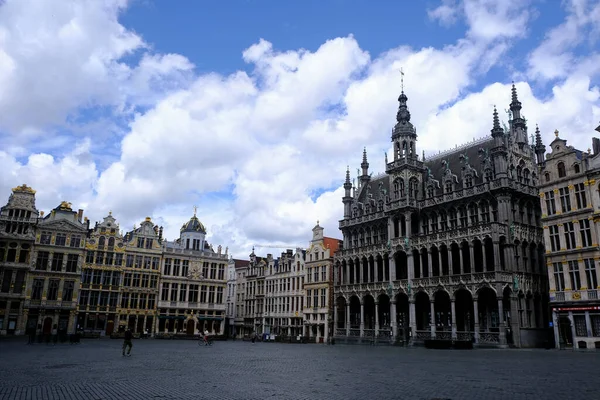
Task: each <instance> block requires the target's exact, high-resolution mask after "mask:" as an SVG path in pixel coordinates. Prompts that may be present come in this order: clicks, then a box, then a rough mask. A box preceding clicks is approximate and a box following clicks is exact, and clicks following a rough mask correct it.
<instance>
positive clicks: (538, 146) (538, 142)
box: [534, 125, 546, 164]
mask: <svg viewBox="0 0 600 400" xmlns="http://www.w3.org/2000/svg"><path fill="white" fill-rule="evenodd" d="M534 149H535V158H536V161H537V163H538V164H542V163H543V162H544V154H545V153H546V146H544V143H542V135H541V134H540V128H539V127H538V126H537V125H536V126H535V148H534Z"/></svg>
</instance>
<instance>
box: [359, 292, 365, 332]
mask: <svg viewBox="0 0 600 400" xmlns="http://www.w3.org/2000/svg"><path fill="white" fill-rule="evenodd" d="M364 335H365V303H364V300H363V299H361V300H360V337H363V336H364Z"/></svg>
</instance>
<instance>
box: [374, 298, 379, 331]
mask: <svg viewBox="0 0 600 400" xmlns="http://www.w3.org/2000/svg"><path fill="white" fill-rule="evenodd" d="M378 333H379V302H378V301H376V302H375V337H377V334H378Z"/></svg>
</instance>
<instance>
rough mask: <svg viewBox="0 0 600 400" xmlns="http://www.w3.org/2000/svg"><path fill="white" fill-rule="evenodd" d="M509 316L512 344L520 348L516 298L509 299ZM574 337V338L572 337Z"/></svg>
mask: <svg viewBox="0 0 600 400" xmlns="http://www.w3.org/2000/svg"><path fill="white" fill-rule="evenodd" d="M510 314H511V316H512V318H511V331H512V335H513V342H514V344H515V346H517V347H521V329H520V326H519V325H520V323H519V319H520V318H519V312H518V311H517V296H514V295H513V296H511V297H510ZM573 337H574V336H573Z"/></svg>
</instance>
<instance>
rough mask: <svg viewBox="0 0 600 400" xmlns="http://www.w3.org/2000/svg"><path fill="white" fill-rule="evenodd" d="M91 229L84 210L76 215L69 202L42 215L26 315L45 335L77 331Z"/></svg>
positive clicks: (30, 278) (64, 202) (28, 291)
mask: <svg viewBox="0 0 600 400" xmlns="http://www.w3.org/2000/svg"><path fill="white" fill-rule="evenodd" d="M88 229H89V221H88V220H87V219H85V220H84V219H83V210H82V209H79V210H78V211H74V210H73V209H72V208H71V203H68V202H66V201H63V202H62V203H61V204H60V205H59V206H58V207H56V208H54V209H53V210H52V211H51V212H50V214H48V215H46V216H45V217H44V216H43V214H42V218H40V220H39V222H38V224H37V235H36V239H35V245H34V252H33V259H34V260H35V261H34V263H33V268H31V270H30V273H29V277H28V279H27V300H26V301H25V307H24V310H23V313H24V314H27V315H28V319H29V320H30V321H37V325H38V327H40V326H41V333H42V334H44V335H48V334H50V333H51V332H52V329H53V328H56V329H57V331H58V334H59V335H62V336H63V337H64V335H67V334H70V333H73V332H74V331H75V327H76V326H75V323H76V318H77V300H78V295H79V289H80V283H81V266H82V264H83V256H84V250H85V241H86V235H87V232H88ZM32 325H33V322H32Z"/></svg>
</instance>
